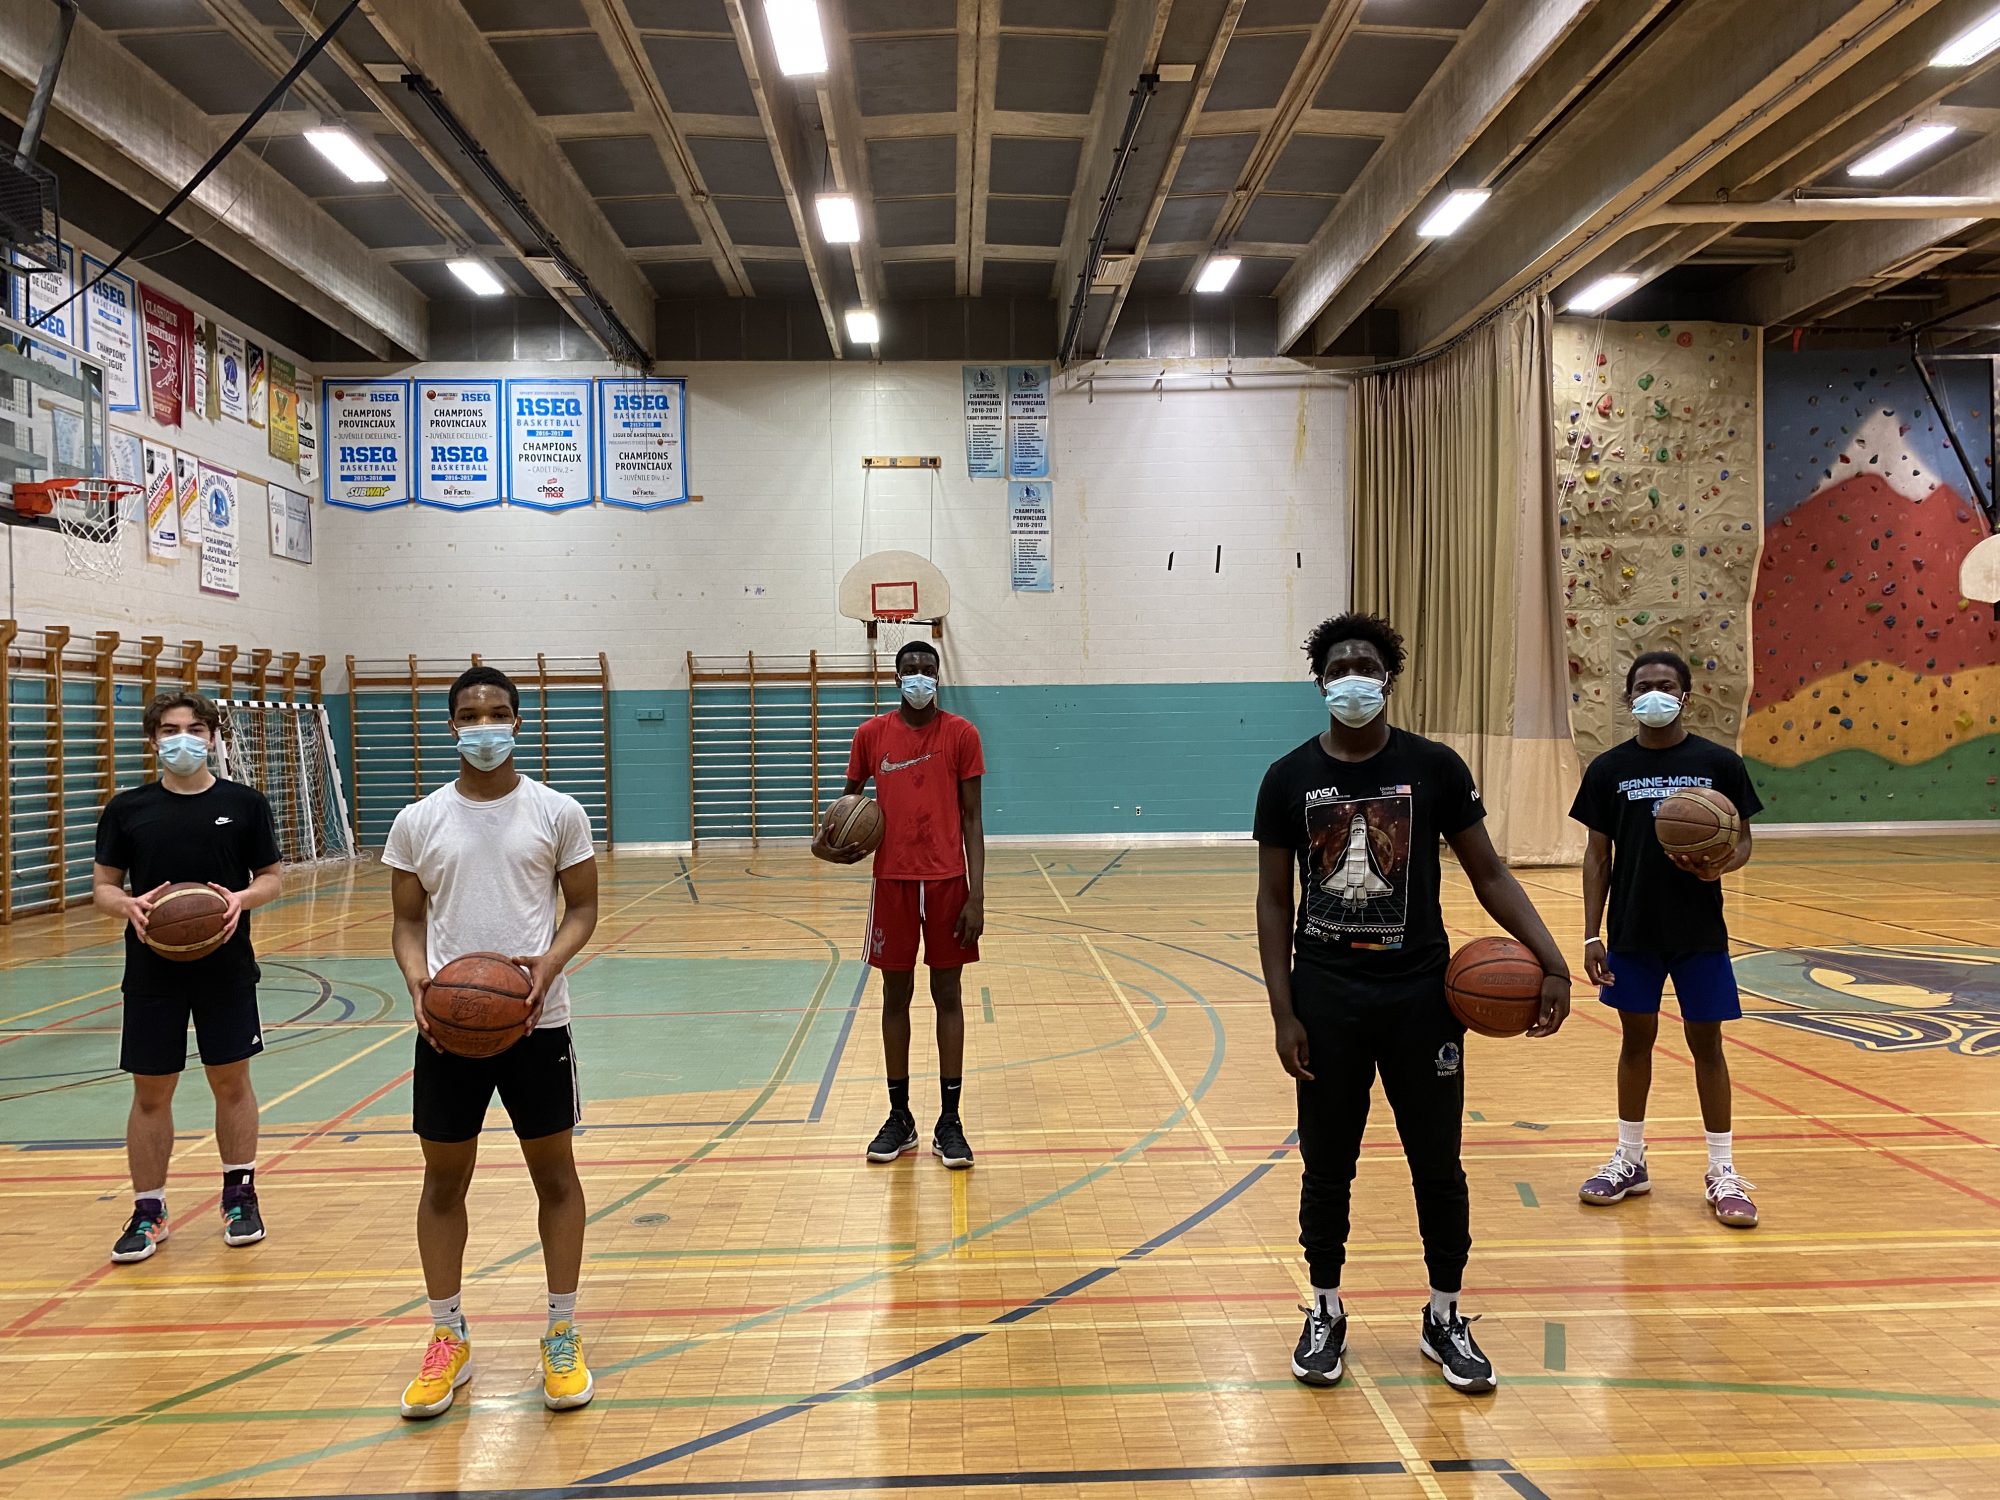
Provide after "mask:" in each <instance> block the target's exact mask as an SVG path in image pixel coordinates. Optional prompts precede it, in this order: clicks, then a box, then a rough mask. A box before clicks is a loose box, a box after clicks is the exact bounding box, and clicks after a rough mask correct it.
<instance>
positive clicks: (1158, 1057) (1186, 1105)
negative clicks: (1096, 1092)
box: [1083, 933, 1230, 1166]
mask: <svg viewBox="0 0 2000 1500" xmlns="http://www.w3.org/2000/svg"><path fill="white" fill-rule="evenodd" d="M1083 949H1084V952H1086V953H1088V954H1089V955H1090V961H1091V962H1092V963H1094V964H1096V965H1097V972H1098V973H1099V974H1102V975H1103V976H1104V982H1105V984H1107V985H1108V986H1110V989H1111V993H1112V994H1113V995H1116V996H1117V997H1118V1003H1119V1005H1120V1006H1121V1007H1123V1008H1124V1011H1125V1015H1126V1017H1127V1019H1129V1020H1130V1021H1131V1023H1132V1029H1133V1030H1134V1031H1135V1032H1137V1033H1138V1036H1139V1040H1140V1041H1141V1042H1143V1043H1144V1044H1145V1047H1146V1050H1147V1051H1148V1052H1150V1053H1152V1055H1153V1061H1154V1062H1155V1063H1157V1064H1159V1068H1160V1072H1161V1074H1162V1075H1163V1076H1164V1077H1165V1078H1166V1080H1167V1087H1169V1088H1170V1089H1172V1090H1173V1091H1174V1098H1175V1100H1176V1101H1177V1102H1178V1103H1179V1104H1180V1107H1181V1109H1182V1110H1183V1111H1184V1112H1185V1113H1186V1115H1187V1117H1188V1121H1189V1123H1190V1124H1192V1125H1193V1126H1194V1128H1195V1133H1196V1134H1198V1135H1199V1136H1200V1137H1201V1139H1202V1143H1203V1144H1204V1145H1206V1146H1207V1147H1208V1150H1209V1154H1210V1155H1211V1156H1213V1157H1214V1158H1215V1159H1216V1161H1218V1162H1220V1163H1221V1164H1222V1165H1223V1166H1228V1165H1229V1164H1230V1163H1229V1153H1228V1152H1227V1151H1225V1150H1224V1149H1223V1146H1222V1142H1221V1140H1219V1139H1218V1138H1217V1136H1216V1134H1215V1132H1214V1131H1213V1130H1210V1129H1209V1128H1208V1121H1207V1120H1206V1119H1204V1118H1203V1116H1202V1113H1201V1107H1200V1106H1199V1105H1197V1104H1196V1103H1195V1102H1194V1097H1193V1096H1192V1095H1191V1094H1189V1093H1188V1091H1187V1085H1186V1084H1184V1083H1182V1082H1181V1079H1180V1075H1179V1074H1178V1073H1176V1072H1175V1071H1174V1065H1173V1064H1172V1063H1170V1062H1168V1061H1167V1054H1166V1053H1165V1052H1162V1051H1161V1050H1160V1044H1159V1042H1157V1041H1156V1040H1154V1037H1153V1033H1152V1031H1151V1030H1150V1029H1148V1027H1147V1026H1146V1024H1145V1022H1143V1021H1141V1020H1140V1019H1139V1012H1138V1011H1137V1010H1136V1009H1134V1008H1133V1005H1132V1001H1131V1000H1130V999H1129V998H1128V997H1127V996H1126V994H1125V990H1124V987H1123V986H1122V985H1120V984H1119V983H1118V981H1117V980H1116V979H1114V978H1112V976H1111V970H1110V968H1109V967H1108V966H1106V964H1105V962H1104V955H1103V954H1101V953H1099V952H1098V951H1097V944H1095V943H1094V942H1092V941H1091V940H1090V934H1089V933H1085V934H1084V935H1083Z"/></svg>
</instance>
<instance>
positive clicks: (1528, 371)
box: [1348, 297, 1583, 865]
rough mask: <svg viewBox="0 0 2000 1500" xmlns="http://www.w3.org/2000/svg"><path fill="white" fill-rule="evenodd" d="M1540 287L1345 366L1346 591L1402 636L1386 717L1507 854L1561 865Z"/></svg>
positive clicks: (1564, 685) (1560, 656)
mask: <svg viewBox="0 0 2000 1500" xmlns="http://www.w3.org/2000/svg"><path fill="white" fill-rule="evenodd" d="M1552 322H1553V319H1552V316H1551V313H1550V309H1549V304H1548V300H1547V299H1546V298H1542V297H1537V298H1532V299H1529V300H1526V301H1523V302H1520V303H1517V304H1515V305H1514V306H1512V307H1510V308H1508V309H1507V310H1505V311H1504V312H1502V313H1501V314H1500V315H1499V316H1498V317H1496V318H1494V319H1493V320H1492V321H1491V322H1489V323H1487V324H1485V325H1484V326H1483V327H1481V328H1478V329H1476V330H1475V331H1474V332H1473V333H1472V334H1471V335H1470V336H1469V337H1467V338H1466V339H1465V340H1464V341H1463V342H1462V343H1460V344H1459V345H1457V346H1456V347H1455V348H1453V349H1451V350H1449V351H1447V352H1446V353H1444V354H1442V355H1440V356H1438V357H1437V358H1436V359H1432V360H1428V361H1426V362H1424V363H1423V364H1420V365H1414V366H1411V367H1409V368H1406V369H1401V370H1394V371H1390V372H1387V373H1384V374H1381V375H1369V376H1364V377H1362V378H1360V379H1357V380H1356V381H1355V383H1354V389H1353V392H1352V394H1351V399H1350V400H1349V402H1348V411H1349V419H1348V420H1349V442H1348V459H1349V476H1350V477H1349V484H1348V513H1349V516H1350V518H1351V524H1352V527H1353V548H1352V556H1353V563H1352V577H1351V579H1350V583H1351V597H1352V599H1353V603H1354V607H1355V608H1356V609H1366V610H1373V611H1375V612H1376V613H1378V614H1382V615H1385V616H1387V617H1388V618H1389V620H1391V621H1392V622H1393V623H1394V624H1395V625H1396V627H1397V628H1398V629H1399V630H1401V631H1402V633H1403V638H1404V640H1405V641H1406V642H1408V645H1409V655H1410V660H1409V665H1408V667H1407V668H1406V669H1405V672H1404V676H1403V680H1402V682H1401V683H1400V684H1399V685H1398V686H1397V688H1396V690H1395V693H1394V694H1393V695H1392V697H1391V698H1390V710H1391V712H1392V713H1393V714H1394V715H1395V717H1396V722H1398V723H1400V724H1402V725H1403V726H1404V727H1406V728H1409V729H1413V730H1415V731H1416V732H1417V733H1419V734H1424V735H1428V736H1430V737H1431V738H1433V739H1437V740H1442V741H1443V742H1444V743H1446V744H1448V745H1450V746H1451V747H1452V748H1453V749H1455V750H1457V751H1458V752H1459V754H1461V755H1463V756H1464V757H1465V759H1466V762H1467V763H1468V764H1469V765H1470V766H1471V767H1472V771H1473V774H1474V775H1475V776H1476V777H1478V779H1479V786H1480V791H1481V795H1482V796H1483V797H1484V799H1485V801H1486V805H1487V827H1488V830H1489V831H1490V833H1491V834H1492V837H1493V843H1494V846H1495V847H1496V848H1497V849H1499V851H1500V853H1501V855H1502V856H1503V857H1504V858H1505V859H1506V860H1507V861H1508V863H1510V864H1519V865H1549V864H1573V863H1575V862H1577V861H1578V860H1579V859H1581V858H1582V855H1583V833H1582V830H1581V829H1580V828H1579V827H1578V826H1577V825H1576V824H1574V823H1572V822H1570V821H1569V816H1568V814H1569V805H1570V799H1571V797H1572V796H1574V795H1575V792H1576V784H1577V775H1578V770H1577V757H1576V750H1575V747H1574V745H1573V744H1572V743H1571V741H1570V732H1569V712H1568V700H1567V696H1566V695H1567V693H1568V691H1569V688H1568V677H1567V658H1566V657H1565V655H1564V653H1563V618H1562V599H1561V596H1560V587H1561V585H1560V582H1559V576H1560V575H1559V574H1558V572H1557V565H1556V489H1555V455H1554V450H1553V443H1554V438H1553V432H1554V421H1553V412H1552V411H1551V409H1550V388H1549V340H1550V331H1551V325H1552Z"/></svg>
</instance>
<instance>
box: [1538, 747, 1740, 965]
mask: <svg viewBox="0 0 2000 1500" xmlns="http://www.w3.org/2000/svg"><path fill="white" fill-rule="evenodd" d="M1694 786H1705V787H1710V788H1713V789H1714V790H1715V791H1718V792H1720V793H1722V795H1723V796H1725V797H1727V798H1728V799H1729V800H1730V801H1731V802H1733V803H1735V804H1736V811H1737V812H1738V813H1740V814H1741V815H1742V816H1744V817H1746V818H1750V817H1755V816H1756V815H1757V814H1758V813H1760V812H1762V811H1763V810H1764V804H1763V803H1762V802H1760V801H1759V800H1758V799H1757V789H1756V788H1755V787H1753V786H1752V785H1751V784H1750V773H1749V771H1747V770H1746V769H1744V765H1743V757H1742V756H1740V755H1738V754H1737V753H1736V752H1735V751H1734V750H1730V749H1727V748H1725V747H1724V746H1722V745H1718V744H1716V743H1715V741H1713V740H1705V739H1703V738H1702V737H1701V736H1700V735H1698V734H1691V735H1689V736H1688V737H1687V738H1686V739H1684V740H1682V741H1681V742H1680V743H1679V744H1678V745H1670V746H1668V747H1667V748H1666V749H1664V750H1648V749H1647V748H1646V747H1645V746H1643V745H1641V744H1640V743H1639V741H1638V738H1637V736H1634V737H1633V738H1632V739H1629V740H1627V741H1626V742H1625V743H1624V744H1622V745H1613V746H1612V747H1611V748H1610V749H1609V750H1606V751H1605V752H1604V753H1603V754H1602V755H1600V756H1598V757H1597V759H1596V760H1594V761H1592V762H1591V763H1590V767H1589V769H1588V770H1586V771H1585V772H1584V773H1583V784H1582V785H1581V786H1579V787H1578V788H1577V790H1576V803H1575V805H1574V806H1572V807H1571V808H1570V810H1569V815H1570V816H1571V817H1572V818H1575V819H1576V821H1577V822H1579V823H1581V824H1583V826H1584V827H1586V828H1588V829H1591V830H1593V831H1594V832H1597V833H1601V834H1603V835H1604V836H1605V837H1606V838H1608V839H1610V840H1611V915H1610V920H1609V924H1608V926H1607V929H1606V932H1605V938H1604V940H1605V944H1606V945H1607V946H1608V947H1609V948H1610V949H1611V951H1612V952H1613V953H1662V954H1680V953H1727V952H1728V951H1729V928H1728V927H1727V926H1726V925H1725V924H1724V922H1723V920H1722V882H1721V881H1719V880H1703V879H1702V878H1701V877H1700V876H1699V875H1691V874H1689V873H1688V872H1687V871H1686V870H1683V869H1682V868H1681V867H1680V866H1679V865H1677V864H1675V863H1674V862H1673V861H1672V860H1670V859H1668V858H1667V851H1666V850H1664V849H1662V848H1661V847H1660V840H1659V838H1658V836H1657V835H1655V834H1654V832H1653V811H1654V809H1655V808H1657V807H1658V806H1659V805H1660V804H1661V803H1662V802H1664V801H1665V800H1666V799H1667V798H1669V797H1671V796H1673V794H1674V793H1675V792H1678V791H1682V790H1684V789H1685V788H1687V787H1694Z"/></svg>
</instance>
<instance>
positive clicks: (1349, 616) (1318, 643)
mask: <svg viewBox="0 0 2000 1500" xmlns="http://www.w3.org/2000/svg"><path fill="white" fill-rule="evenodd" d="M1342 641H1366V642H1367V643H1368V644H1369V645H1371V646H1373V647H1374V648H1375V649H1376V650H1377V651H1379V652H1381V653H1382V665H1383V666H1385V667H1387V668H1388V669H1389V680H1390V681H1391V682H1394V681H1395V680H1396V679H1397V678H1398V677H1400V676H1402V675H1403V637H1402V635H1401V633H1400V632H1398V631H1397V629H1396V627H1395V626H1393V625H1391V624H1390V623H1389V622H1388V621H1387V620H1385V619H1383V618H1382V617H1381V616H1380V615H1371V614H1367V613H1364V612H1362V611H1359V610H1349V611H1348V612H1347V613H1346V614H1341V615H1335V616H1334V617H1333V618H1332V619H1330V620H1322V621H1320V623H1319V624H1318V625H1317V626H1316V627H1315V628H1314V630H1313V633H1312V634H1311V635H1309V636H1307V637H1306V641H1305V646H1304V648H1303V649H1304V651H1305V653H1306V656H1307V658H1308V659H1309V660H1310V661H1311V662H1312V669H1313V676H1315V677H1319V676H1322V675H1323V674H1324V673H1325V672H1326V658H1327V656H1328V654H1329V653H1330V652H1331V651H1332V650H1333V648H1334V647H1335V646H1337V645H1339V644H1340V643H1341V642H1342Z"/></svg>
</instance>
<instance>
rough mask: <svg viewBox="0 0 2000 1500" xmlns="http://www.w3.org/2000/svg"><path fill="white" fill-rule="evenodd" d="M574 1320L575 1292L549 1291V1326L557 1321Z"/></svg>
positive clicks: (554, 1324)
mask: <svg viewBox="0 0 2000 1500" xmlns="http://www.w3.org/2000/svg"><path fill="white" fill-rule="evenodd" d="M575 1321H576V1293H575V1292H550V1293H549V1327H551V1328H553V1327H555V1326H556V1324H558V1323H574V1322H575Z"/></svg>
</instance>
